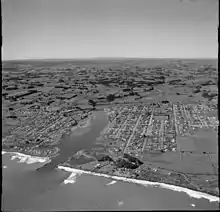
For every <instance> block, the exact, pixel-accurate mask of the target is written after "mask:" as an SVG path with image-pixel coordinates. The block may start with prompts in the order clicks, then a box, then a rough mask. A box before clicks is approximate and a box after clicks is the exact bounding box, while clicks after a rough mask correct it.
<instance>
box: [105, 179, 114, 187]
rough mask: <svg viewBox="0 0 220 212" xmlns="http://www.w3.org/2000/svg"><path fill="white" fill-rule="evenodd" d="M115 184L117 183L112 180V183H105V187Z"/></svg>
mask: <svg viewBox="0 0 220 212" xmlns="http://www.w3.org/2000/svg"><path fill="white" fill-rule="evenodd" d="M115 183H117V181H115V180H113V181H111V182H110V183H107V184H106V185H107V186H108V185H113V184H115Z"/></svg>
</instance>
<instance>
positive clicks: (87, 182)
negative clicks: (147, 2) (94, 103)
mask: <svg viewBox="0 0 220 212" xmlns="http://www.w3.org/2000/svg"><path fill="white" fill-rule="evenodd" d="M106 124H107V119H106V116H105V115H104V112H100V113H99V112H98V114H97V116H96V118H95V119H94V120H93V121H92V125H90V126H88V127H87V128H84V129H81V130H82V131H81V130H80V131H77V134H75V135H73V137H71V139H69V140H68V139H67V140H66V139H64V142H62V143H61V147H62V148H61V150H60V155H58V156H57V157H55V158H53V159H52V160H51V162H50V163H48V164H49V165H46V166H43V165H44V164H45V163H46V162H44V163H40V162H37V160H36V161H35V163H34V160H32V161H31V162H32V163H31V164H28V163H29V162H30V158H29V159H28V158H27V157H26V159H21V158H22V157H20V159H19V158H16V157H15V155H16V154H15V153H5V154H4V155H3V156H2V167H3V182H2V185H3V186H2V187H3V195H2V210H10V211H15V210H19V211H56V210H65V211H67V210H70V211H73V210H114V209H116V210H141V209H144V210H153V209H166V210H169V209H217V208H218V202H210V201H208V200H207V199H204V198H201V199H199V198H192V197H190V196H189V195H187V194H186V193H184V192H178V191H172V190H168V189H165V188H160V187H152V186H147V187H146V186H143V185H140V184H135V183H129V182H123V181H120V180H113V179H110V178H106V177H102V176H93V175H91V174H77V173H73V174H72V173H70V172H66V171H63V170H60V169H58V168H56V167H57V165H58V164H59V163H60V162H63V161H65V160H66V159H67V158H68V157H69V156H70V155H72V154H74V153H75V152H77V151H79V150H80V149H84V148H86V149H90V148H92V147H93V146H94V141H95V138H96V137H98V135H99V133H100V131H101V130H102V129H104V127H105V126H106ZM42 166H43V167H44V168H42V169H41V171H36V169H37V168H40V167H42ZM70 176H72V177H70Z"/></svg>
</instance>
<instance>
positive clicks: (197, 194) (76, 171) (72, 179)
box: [2, 151, 219, 202]
mask: <svg viewBox="0 0 220 212" xmlns="http://www.w3.org/2000/svg"><path fill="white" fill-rule="evenodd" d="M6 153H7V154H12V157H11V159H12V160H15V159H19V160H20V161H19V162H20V163H27V164H32V163H48V162H50V158H49V157H36V156H30V155H25V154H22V153H18V152H5V151H2V155H4V154H6ZM58 169H61V170H64V171H67V172H71V174H70V176H69V177H68V178H67V179H66V180H64V184H68V183H75V181H76V176H77V175H81V174H89V175H94V176H100V177H105V178H110V179H114V180H119V181H124V182H131V183H136V184H140V185H143V186H146V187H147V186H152V187H159V188H165V189H169V190H173V191H178V192H184V193H186V194H187V195H188V196H190V197H192V198H196V199H201V198H205V199H207V200H209V201H210V202H219V197H216V196H212V195H210V194H206V193H203V192H199V191H194V190H190V189H188V188H184V187H180V186H175V185H170V184H165V183H159V182H150V181H146V180H137V179H132V178H126V177H119V176H111V175H108V174H100V173H96V172H91V171H84V170H80V169H74V168H70V167H65V166H58ZM114 183H115V181H112V182H111V183H109V185H110V184H114Z"/></svg>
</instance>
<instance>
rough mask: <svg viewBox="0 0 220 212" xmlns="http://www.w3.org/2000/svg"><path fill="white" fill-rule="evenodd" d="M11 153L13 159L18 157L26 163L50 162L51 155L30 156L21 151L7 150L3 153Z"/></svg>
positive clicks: (20, 161) (21, 161)
mask: <svg viewBox="0 0 220 212" xmlns="http://www.w3.org/2000/svg"><path fill="white" fill-rule="evenodd" d="M6 153H7V154H10V155H12V156H11V160H15V159H18V160H19V161H18V162H19V163H26V164H33V163H48V162H50V158H49V157H37V156H30V155H25V154H22V153H19V152H5V151H2V155H4V154H6Z"/></svg>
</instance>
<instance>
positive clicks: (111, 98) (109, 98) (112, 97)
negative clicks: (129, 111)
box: [106, 94, 115, 102]
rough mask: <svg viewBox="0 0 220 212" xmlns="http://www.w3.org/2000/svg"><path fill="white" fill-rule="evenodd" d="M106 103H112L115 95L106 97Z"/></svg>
mask: <svg viewBox="0 0 220 212" xmlns="http://www.w3.org/2000/svg"><path fill="white" fill-rule="evenodd" d="M106 99H107V101H109V102H112V101H114V99H115V95H114V94H109V95H108V96H106Z"/></svg>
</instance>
